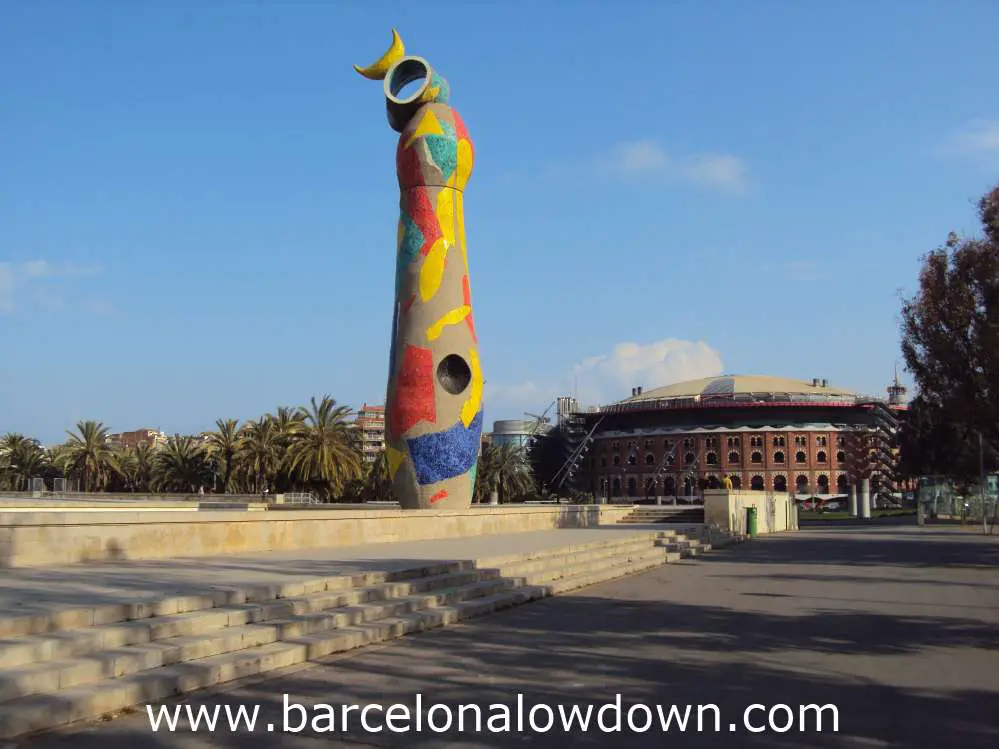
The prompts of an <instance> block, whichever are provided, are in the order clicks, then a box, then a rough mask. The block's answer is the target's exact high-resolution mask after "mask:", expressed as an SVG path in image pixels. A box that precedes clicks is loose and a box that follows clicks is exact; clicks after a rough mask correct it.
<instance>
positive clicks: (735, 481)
mask: <svg viewBox="0 0 999 749" xmlns="http://www.w3.org/2000/svg"><path fill="white" fill-rule="evenodd" d="M731 478H732V488H733V489H741V488H742V478H741V477H739V476H732V477H731ZM761 481H762V479H761Z"/></svg>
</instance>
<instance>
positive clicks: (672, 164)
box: [596, 139, 750, 193]
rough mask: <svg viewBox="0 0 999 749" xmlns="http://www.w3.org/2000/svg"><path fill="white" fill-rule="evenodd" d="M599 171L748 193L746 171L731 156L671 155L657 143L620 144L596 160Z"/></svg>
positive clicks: (744, 165)
mask: <svg viewBox="0 0 999 749" xmlns="http://www.w3.org/2000/svg"><path fill="white" fill-rule="evenodd" d="M596 166H597V168H598V169H600V170H602V171H604V172H609V173H612V174H616V175H618V176H620V177H627V178H635V177H645V178H660V179H666V180H673V181H679V182H685V183H688V184H692V185H697V186H700V187H707V188H711V189H716V190H722V191H725V192H732V193H743V192H745V191H746V190H748V189H749V185H750V179H749V168H748V167H747V166H746V163H745V162H744V161H743V160H742V159H740V158H738V157H737V156H732V155H730V154H716V153H700V154H672V153H670V152H669V151H668V150H667V149H666V148H664V147H663V146H662V144H660V143H659V142H658V141H655V140H651V139H646V140H636V141H630V142H625V143H619V144H617V145H616V146H614V147H613V148H612V149H611V150H610V152H609V153H608V154H607V155H605V156H602V157H599V158H598V159H597V160H596Z"/></svg>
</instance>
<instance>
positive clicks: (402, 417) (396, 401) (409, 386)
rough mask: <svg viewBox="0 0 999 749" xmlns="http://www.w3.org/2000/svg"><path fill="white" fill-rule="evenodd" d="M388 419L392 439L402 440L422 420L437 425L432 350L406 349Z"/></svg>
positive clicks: (413, 347)
mask: <svg viewBox="0 0 999 749" xmlns="http://www.w3.org/2000/svg"><path fill="white" fill-rule="evenodd" d="M389 416H390V418H389V421H390V423H389V425H388V427H389V433H390V434H391V435H392V436H393V437H401V436H402V435H404V434H405V433H406V432H407V431H408V430H409V429H411V428H412V427H413V426H415V425H416V424H419V423H420V422H421V421H429V422H431V423H436V421H437V406H436V403H435V402H434V355H433V352H432V351H431V350H430V349H428V348H420V347H418V346H406V350H405V352H403V356H402V365H401V366H400V367H399V375H398V378H397V380H396V387H395V397H394V398H393V399H392V408H391V412H390V415H389Z"/></svg>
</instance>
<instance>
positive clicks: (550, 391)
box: [484, 338, 723, 418]
mask: <svg viewBox="0 0 999 749" xmlns="http://www.w3.org/2000/svg"><path fill="white" fill-rule="evenodd" d="M722 371H723V370H722V360H721V356H720V355H719V354H718V352H716V351H715V350H714V349H712V348H711V347H710V346H709V345H708V344H706V343H704V342H703V341H698V342H693V341H684V340H680V339H677V338H666V339H663V340H661V341H655V342H653V343H648V344H644V345H643V344H638V343H632V342H625V343H619V344H617V345H616V346H615V347H614V349H613V351H611V352H610V353H609V354H601V355H598V356H591V357H589V358H587V359H584V360H583V361H581V362H580V363H578V364H577V365H575V366H574V367H573V368H572V369H571V370H570V371H569V373H568V375H567V376H566V377H565V378H563V379H562V380H561V381H560V382H551V383H547V384H545V383H541V384H539V383H536V382H534V381H528V382H524V383H521V384H518V385H497V384H493V383H487V384H486V389H485V396H484V397H485V402H486V404H487V407H489V408H491V410H493V412H494V413H495V412H496V411H497V410H498V411H499V412H500V413H502V414H504V415H506V416H507V417H509V418H516V417H517V416H519V414H521V413H523V412H525V411H530V410H532V409H543V408H545V407H546V406H547V405H548V404H549V403H551V402H552V400H554V399H555V397H556V396H559V395H569V394H572V393H576V395H577V397H578V398H579V400H580V403H581V404H582V405H584V406H595V405H606V404H608V403H613V402H615V401H618V400H621V399H622V398H627V397H628V396H629V395H631V388H632V387H634V386H636V385H641V386H642V387H643V388H645V389H646V390H650V389H652V388H654V387H662V386H663V385H669V384H671V383H674V382H683V381H685V380H694V379H697V378H700V377H714V376H717V375H720V374H721V373H722ZM536 412H537V413H540V411H536ZM501 418H502V417H501Z"/></svg>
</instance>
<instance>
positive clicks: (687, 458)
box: [683, 453, 694, 466]
mask: <svg viewBox="0 0 999 749" xmlns="http://www.w3.org/2000/svg"><path fill="white" fill-rule="evenodd" d="M683 462H684V463H686V464H687V465H688V466H689V465H690V464H691V463H693V462H694V453H687V454H686V455H684V456H683Z"/></svg>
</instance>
